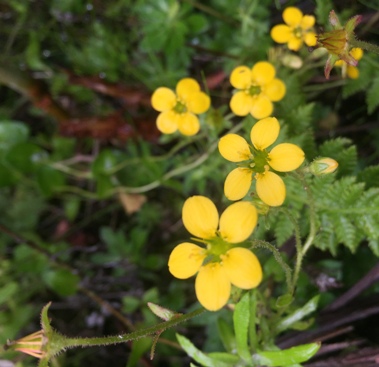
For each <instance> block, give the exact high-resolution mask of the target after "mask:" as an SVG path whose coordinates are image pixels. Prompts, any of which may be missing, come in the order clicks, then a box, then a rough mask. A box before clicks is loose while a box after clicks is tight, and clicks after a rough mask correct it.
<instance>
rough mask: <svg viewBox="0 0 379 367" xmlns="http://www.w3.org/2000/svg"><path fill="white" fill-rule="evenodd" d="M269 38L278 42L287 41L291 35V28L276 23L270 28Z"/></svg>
mask: <svg viewBox="0 0 379 367" xmlns="http://www.w3.org/2000/svg"><path fill="white" fill-rule="evenodd" d="M270 34H271V38H272V39H273V40H274V41H275V42H278V43H287V42H288V41H289V39H290V37H291V35H292V30H291V28H290V27H288V25H285V24H278V25H276V26H274V27H273V28H272V29H271V33H270Z"/></svg>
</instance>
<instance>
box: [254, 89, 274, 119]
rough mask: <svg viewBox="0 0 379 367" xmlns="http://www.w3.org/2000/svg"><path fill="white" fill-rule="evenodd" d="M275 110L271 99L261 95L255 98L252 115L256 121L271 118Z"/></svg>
mask: <svg viewBox="0 0 379 367" xmlns="http://www.w3.org/2000/svg"><path fill="white" fill-rule="evenodd" d="M273 109H274V106H273V105H272V103H271V101H270V99H269V98H268V97H267V96H266V95H265V94H264V93H261V94H259V96H257V97H256V98H254V100H253V105H252V107H251V110H250V113H251V115H252V116H253V117H254V118H256V119H263V118H265V117H268V116H270V115H271V114H272V110H273Z"/></svg>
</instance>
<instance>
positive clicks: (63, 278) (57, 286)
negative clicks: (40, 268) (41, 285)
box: [43, 269, 80, 297]
mask: <svg viewBox="0 0 379 367" xmlns="http://www.w3.org/2000/svg"><path fill="white" fill-rule="evenodd" d="M43 279H44V281H45V283H46V284H47V285H48V286H49V287H50V288H51V289H52V290H53V291H54V292H56V293H57V294H59V295H60V296H62V297H67V296H71V295H73V294H75V293H76V291H77V288H78V285H79V280H80V279H79V277H78V276H77V275H75V274H73V273H72V272H71V271H69V270H66V269H58V270H49V271H47V272H46V273H44V275H43Z"/></svg>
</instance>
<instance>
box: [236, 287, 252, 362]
mask: <svg viewBox="0 0 379 367" xmlns="http://www.w3.org/2000/svg"><path fill="white" fill-rule="evenodd" d="M249 320H250V293H249V292H246V293H245V294H244V295H243V297H242V298H241V300H240V301H239V302H238V303H237V304H236V307H235V310H234V314H233V323H234V333H235V336H236V343H237V353H238V354H239V355H240V356H241V358H243V359H244V360H249V359H251V356H250V351H249V346H248V329H249Z"/></svg>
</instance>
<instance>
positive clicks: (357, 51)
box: [350, 47, 363, 60]
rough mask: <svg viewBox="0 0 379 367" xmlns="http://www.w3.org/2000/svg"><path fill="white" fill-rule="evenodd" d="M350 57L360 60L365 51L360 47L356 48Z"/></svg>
mask: <svg viewBox="0 0 379 367" xmlns="http://www.w3.org/2000/svg"><path fill="white" fill-rule="evenodd" d="M350 55H351V56H353V57H354V59H355V60H360V59H361V58H362V56H363V50H362V49H361V48H359V47H355V48H353V49H352V50H351V51H350Z"/></svg>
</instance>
